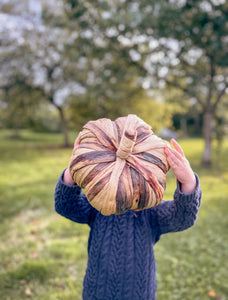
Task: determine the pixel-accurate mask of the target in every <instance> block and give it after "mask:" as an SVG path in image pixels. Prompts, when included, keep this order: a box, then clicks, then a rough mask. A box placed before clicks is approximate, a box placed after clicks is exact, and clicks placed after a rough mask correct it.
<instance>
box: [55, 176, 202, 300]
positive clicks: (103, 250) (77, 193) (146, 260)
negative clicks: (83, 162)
mask: <svg viewBox="0 0 228 300" xmlns="http://www.w3.org/2000/svg"><path fill="white" fill-rule="evenodd" d="M62 177H63V174H62V175H61V176H60V178H59V180H58V182H57V185H56V189H55V209H56V211H57V212H58V213H59V214H60V215H62V216H64V217H66V218H68V219H70V220H72V221H74V222H78V223H86V224H88V225H89V226H90V229H91V230H90V236H89V241H88V265H87V270H86V275H85V278H84V282H83V299H84V300H98V299H99V300H155V294H156V279H155V276H156V263H155V258H154V250H153V247H154V245H155V243H156V242H157V241H158V240H159V238H160V236H161V234H164V233H168V232H176V231H182V230H185V229H187V228H189V227H191V226H192V225H194V223H195V221H196V218H197V213H198V210H199V206H200V202H201V195H202V192H201V188H200V183H199V178H198V176H197V175H196V179H197V186H196V188H195V190H194V191H193V192H192V193H191V194H184V193H182V192H181V190H180V183H179V182H178V183H177V189H176V191H175V194H174V200H173V201H162V202H161V203H160V204H159V205H158V206H156V207H154V208H150V209H146V210H142V211H138V212H135V211H131V210H129V211H127V212H126V213H125V214H123V215H111V216H104V215H102V214H101V213H99V212H98V211H97V210H96V209H94V208H93V207H92V206H91V205H90V203H89V202H88V200H87V198H86V196H85V195H84V194H82V193H81V188H80V187H78V186H77V185H73V186H68V185H66V184H64V183H63V181H62Z"/></svg>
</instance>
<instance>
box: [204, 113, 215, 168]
mask: <svg viewBox="0 0 228 300" xmlns="http://www.w3.org/2000/svg"><path fill="white" fill-rule="evenodd" d="M213 119H214V113H213V112H212V111H210V110H208V111H206V112H205V114H204V117H203V137H204V143H205V146H204V152H203V158H202V164H203V165H211V163H212V159H211V154H212V128H213Z"/></svg>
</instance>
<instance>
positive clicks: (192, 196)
mask: <svg viewBox="0 0 228 300" xmlns="http://www.w3.org/2000/svg"><path fill="white" fill-rule="evenodd" d="M194 174H195V177H196V187H195V189H194V191H192V192H191V193H183V192H182V191H181V183H180V182H179V181H177V189H176V192H175V194H176V197H177V199H178V200H179V201H181V202H182V203H183V204H184V202H186V203H189V204H190V202H191V201H192V200H199V199H200V198H201V188H200V180H199V177H198V175H197V174H196V173H194Z"/></svg>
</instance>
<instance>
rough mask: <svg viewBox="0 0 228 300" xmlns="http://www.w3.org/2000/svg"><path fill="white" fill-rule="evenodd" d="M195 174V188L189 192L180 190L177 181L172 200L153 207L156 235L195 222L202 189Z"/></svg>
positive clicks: (179, 228)
mask: <svg viewBox="0 0 228 300" xmlns="http://www.w3.org/2000/svg"><path fill="white" fill-rule="evenodd" d="M195 176H196V182H197V184H196V188H195V190H194V191H193V192H192V193H190V194H185V193H182V192H181V183H180V182H177V189H176V191H175V193H174V200H173V201H162V202H161V203H160V204H159V205H158V206H157V207H156V208H155V217H156V226H157V227H158V228H157V229H158V235H159V236H160V235H161V234H165V233H168V232H177V231H182V230H185V229H187V228H189V227H191V226H193V225H194V224H195V222H196V219H197V215H198V211H199V207H200V204H201V198H202V190H201V188H200V182H199V177H198V176H197V175H196V174H195Z"/></svg>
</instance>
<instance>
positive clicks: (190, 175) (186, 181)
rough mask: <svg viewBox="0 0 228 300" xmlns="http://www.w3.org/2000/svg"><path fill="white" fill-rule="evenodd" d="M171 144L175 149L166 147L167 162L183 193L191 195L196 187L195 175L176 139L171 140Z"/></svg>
mask: <svg viewBox="0 0 228 300" xmlns="http://www.w3.org/2000/svg"><path fill="white" fill-rule="evenodd" d="M171 143H172V145H173V147H174V148H175V149H173V148H171V147H169V146H166V147H165V154H166V156H167V161H168V163H169V165H170V167H171V168H172V170H173V173H174V175H175V176H176V178H177V180H178V181H179V182H180V183H181V191H182V192H183V193H186V194H188V193H191V192H193V191H194V189H195V187H196V178H195V174H194V172H193V170H192V168H191V166H190V164H189V162H188V160H187V159H186V157H185V156H184V152H183V150H182V148H181V146H180V145H179V144H178V143H177V142H176V141H175V140H174V139H172V140H171Z"/></svg>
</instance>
